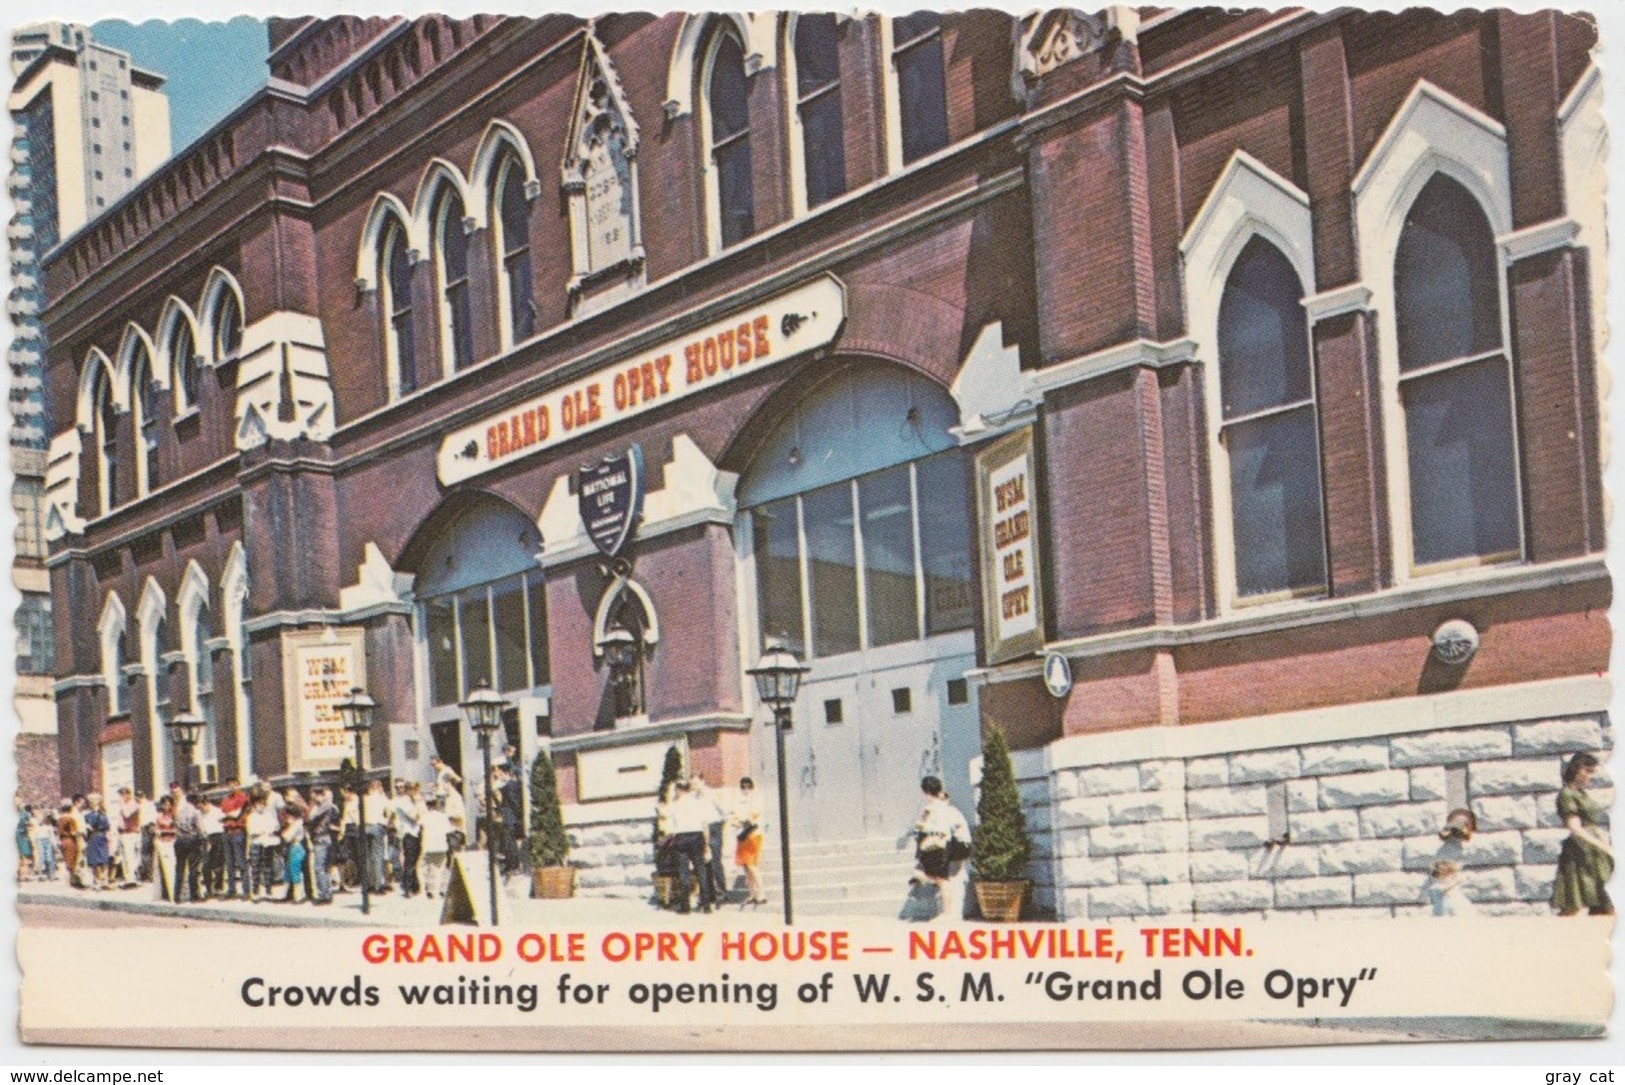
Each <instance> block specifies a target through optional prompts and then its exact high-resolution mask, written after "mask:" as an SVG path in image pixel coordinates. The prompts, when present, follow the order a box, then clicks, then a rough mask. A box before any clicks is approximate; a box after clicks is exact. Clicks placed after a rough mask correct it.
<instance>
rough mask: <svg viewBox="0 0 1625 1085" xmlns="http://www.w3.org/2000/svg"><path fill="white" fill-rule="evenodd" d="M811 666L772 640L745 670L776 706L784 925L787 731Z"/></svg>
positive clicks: (787, 910) (787, 914)
mask: <svg viewBox="0 0 1625 1085" xmlns="http://www.w3.org/2000/svg"><path fill="white" fill-rule="evenodd" d="M808 670H810V668H809V667H807V666H806V665H805V664H803V663H802V662H801V660H799V659H797V658H796V657H795V656H794V655H792V654H791V653H790V652H789V651H788V650H786V649H785V648H784V647H783V646H782V645H778V644H769V645H768V648H767V652H766V654H764V655H763V656H762V659H761V662H759V663H758V664H757V665H756V666H755V667H752V668H751V669H750V670H748V671H746V672H745V673H746V674H748V675H750V676H751V677H752V678H754V679H756V694H757V696H758V697H760V698H761V700H762V703H763V704H765V705H767V706H768V707H769V708H771V709H772V710H773V738H774V748H775V750H776V751H777V753H778V763H779V858H780V862H779V869H780V870H781V871H782V872H783V875H784V925H785V926H787V927H788V926H790V924H791V923H792V922H793V921H794V920H793V914H794V910H793V908H792V906H791V903H790V792H789V788H788V786H787V784H786V783H785V775H784V733H785V732H786V731H788V730H789V729H790V724H791V709H792V706H793V705H794V704H795V702H796V694H797V693H799V692H800V691H801V680H802V678H804V677H805V676H806V674H807V672H808Z"/></svg>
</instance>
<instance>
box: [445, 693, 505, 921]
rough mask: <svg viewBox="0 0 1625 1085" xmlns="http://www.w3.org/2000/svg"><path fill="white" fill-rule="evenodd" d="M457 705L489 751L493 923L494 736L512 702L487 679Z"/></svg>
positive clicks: (493, 915) (487, 838) (493, 905)
mask: <svg viewBox="0 0 1625 1085" xmlns="http://www.w3.org/2000/svg"><path fill="white" fill-rule="evenodd" d="M457 707H458V708H460V709H462V710H463V714H464V715H465V716H467V717H468V725H469V726H470V727H472V728H473V729H474V734H475V735H476V736H478V738H479V740H480V752H481V753H483V754H484V755H485V850H486V858H487V861H488V863H489V866H490V876H491V877H490V881H491V925H492V926H495V925H496V924H497V923H498V922H499V920H498V917H497V803H498V799H497V795H496V791H495V789H494V788H493V787H492V784H491V736H492V735H494V734H495V733H496V730H497V728H498V727H501V726H502V710H503V709H505V708H507V707H508V702H507V701H505V700H503V699H502V696H501V695H500V694H498V693H497V692H496V691H495V690H493V689H492V688H491V687H490V686H488V685H486V684H485V683H483V682H482V683H480V685H478V686H476V687H474V688H473V689H472V690H469V693H468V699H467V700H463V701H459V702H457Z"/></svg>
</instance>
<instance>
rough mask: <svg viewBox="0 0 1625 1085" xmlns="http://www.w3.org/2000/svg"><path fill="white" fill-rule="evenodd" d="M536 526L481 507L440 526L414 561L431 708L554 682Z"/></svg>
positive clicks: (505, 509) (498, 508) (509, 511)
mask: <svg viewBox="0 0 1625 1085" xmlns="http://www.w3.org/2000/svg"><path fill="white" fill-rule="evenodd" d="M540 546H541V537H540V536H539V535H538V534H537V531H536V525H535V524H534V523H533V522H531V521H530V520H528V519H527V518H525V517H524V516H523V515H521V514H520V513H518V512H517V511H516V510H514V509H513V508H511V507H510V506H506V505H499V504H498V503H496V502H482V503H479V504H475V505H472V506H469V507H466V508H464V509H462V510H461V511H459V512H457V513H455V514H453V515H452V516H451V517H449V518H448V520H447V521H446V522H445V523H443V524H440V525H438V528H437V530H436V531H435V532H434V538H433V539H432V540H431V541H430V542H429V544H428V546H427V548H426V549H425V551H424V554H423V557H422V558H421V559H420V560H418V561H417V562H416V568H417V569H418V570H419V572H418V574H417V582H416V584H415V585H414V588H415V591H416V594H417V597H418V599H419V601H420V602H421V603H422V612H421V621H422V626H421V627H422V629H423V630H424V634H425V636H424V639H425V640H426V641H427V647H428V670H429V682H428V690H429V704H430V707H431V708H435V707H449V708H453V709H455V707H456V704H457V702H458V701H460V700H462V699H463V697H464V695H466V694H467V692H468V691H469V690H470V689H473V688H474V687H475V686H478V685H480V684H481V683H484V684H486V685H489V686H490V687H491V688H492V689H495V690H499V691H502V692H513V691H520V690H529V689H532V688H535V687H538V686H544V685H547V684H548V683H549V682H550V681H551V678H550V675H549V670H548V656H547V606H546V602H547V601H546V589H545V585H544V583H543V581H542V574H541V571H540V570H538V569H537V568H536V558H535V555H536V551H537V549H538V548H539V547H540Z"/></svg>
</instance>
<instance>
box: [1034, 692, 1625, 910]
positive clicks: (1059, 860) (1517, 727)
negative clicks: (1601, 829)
mask: <svg viewBox="0 0 1625 1085" xmlns="http://www.w3.org/2000/svg"><path fill="white" fill-rule="evenodd" d="M1611 745H1612V739H1611V728H1610V727H1609V725H1608V723H1607V720H1606V717H1604V716H1602V715H1587V716H1579V717H1566V718H1558V719H1547V720H1539V721H1534V722H1525V723H1506V724H1495V725H1490V726H1474V727H1470V728H1462V729H1454V730H1433V731H1419V732H1413V733H1407V734H1401V735H1393V736H1390V737H1377V738H1360V739H1351V740H1349V741H1346V742H1330V743H1320V744H1315V745H1303V746H1287V747H1282V748H1276V749H1262V750H1250V751H1244V752H1236V753H1230V754H1225V755H1220V756H1211V757H1194V758H1170V759H1159V760H1142V761H1137V762H1128V763H1121V764H1103V765H1096V766H1091V767H1080V768H1069V769H1063V770H1059V771H1056V772H1055V773H1054V775H1053V788H1052V793H1051V796H1050V797H1049V799H1048V801H1046V802H1039V801H1033V802H1032V803H1031V805H1030V806H1029V811H1030V813H1029V816H1030V817H1031V818H1032V820H1033V821H1034V822H1035V823H1041V824H1043V825H1044V826H1046V827H1048V826H1050V825H1051V824H1052V825H1053V830H1054V837H1055V838H1057V839H1058V840H1059V848H1058V851H1057V853H1056V855H1055V859H1054V862H1053V871H1052V875H1051V881H1052V885H1053V886H1055V887H1058V901H1059V908H1058V912H1059V916H1060V917H1061V918H1063V919H1066V920H1072V921H1076V920H1081V919H1092V920H1093V919H1137V918H1141V917H1151V916H1191V917H1196V916H1203V915H1224V916H1249V917H1262V916H1264V915H1266V914H1269V915H1299V916H1310V915H1312V916H1337V917H1351V918H1353V917H1365V916H1371V917H1376V916H1383V917H1387V916H1394V915H1405V914H1426V912H1427V911H1428V906H1427V904H1426V903H1425V902H1424V898H1423V887H1424V884H1425V883H1426V881H1427V879H1428V871H1429V868H1430V867H1431V865H1432V863H1433V861H1434V858H1435V856H1436V855H1437V853H1438V851H1439V848H1440V839H1439V836H1438V831H1439V829H1440V827H1441V826H1442V825H1443V824H1444V820H1445V816H1446V815H1447V813H1448V812H1449V805H1450V804H1449V801H1448V795H1447V773H1448V771H1449V770H1450V769H1451V768H1452V767H1455V766H1464V767H1465V774H1466V793H1467V800H1468V804H1469V806H1470V807H1471V809H1472V811H1473V813H1474V814H1475V815H1476V816H1477V818H1478V833H1477V834H1476V835H1475V836H1474V837H1473V839H1472V841H1471V842H1470V843H1469V844H1468V845H1467V846H1466V849H1465V852H1464V854H1463V857H1462V863H1463V867H1464V868H1465V869H1464V878H1463V886H1464V890H1465V893H1466V895H1467V897H1468V898H1469V899H1471V900H1473V901H1474V902H1475V903H1476V904H1477V905H1478V908H1479V910H1480V911H1481V912H1482V913H1484V914H1489V915H1506V914H1544V913H1546V912H1547V910H1548V902H1549V900H1550V898H1551V890H1552V880H1553V877H1554V875H1555V873H1556V864H1557V855H1558V850H1559V849H1560V848H1561V846H1562V842H1563V838H1564V837H1565V836H1566V835H1567V831H1566V830H1565V829H1564V828H1563V827H1562V824H1561V822H1560V821H1559V820H1558V817H1557V791H1558V789H1559V787H1560V784H1561V769H1562V763H1563V761H1564V759H1565V758H1566V757H1567V756H1569V755H1570V754H1572V753H1575V752H1580V751H1589V752H1594V753H1597V754H1599V755H1602V754H1603V753H1604V752H1605V751H1606V750H1607V749H1609V748H1610V747H1611ZM1272 789H1279V791H1280V792H1284V801H1285V807H1286V819H1285V820H1286V830H1287V837H1288V838H1287V840H1286V841H1285V842H1280V841H1278V840H1274V839H1272V837H1273V835H1274V834H1273V833H1272V826H1271V824H1270V815H1269V811H1270V802H1271V790H1272ZM1594 789H1595V790H1596V792H1597V793H1596V797H1597V799H1598V801H1599V802H1600V803H1601V804H1603V805H1604V806H1608V805H1611V803H1612V799H1613V794H1612V783H1611V781H1610V779H1609V778H1608V776H1607V770H1606V766H1605V767H1604V769H1603V771H1602V772H1599V774H1598V776H1597V778H1596V781H1595V784H1594ZM1024 791H1025V788H1024ZM1279 801H1280V797H1279V795H1278V796H1277V802H1279ZM1276 827H1277V828H1278V827H1279V826H1278V825H1277V826H1276ZM1038 865H1041V861H1037V860H1035V866H1038ZM1056 892H1057V890H1055V889H1052V890H1051V893H1052V894H1055V893H1056Z"/></svg>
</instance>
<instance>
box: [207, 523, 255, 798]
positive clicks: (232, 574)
mask: <svg viewBox="0 0 1625 1085" xmlns="http://www.w3.org/2000/svg"><path fill="white" fill-rule="evenodd" d="M247 607H248V554H247V553H246V552H245V551H244V550H243V544H242V540H240V539H239V540H237V541H235V542H233V543H232V544H231V552H230V553H229V554H228V555H226V567H225V569H224V570H223V571H222V572H221V573H220V625H221V628H222V629H223V630H224V632H225V637H224V639H225V642H226V647H227V648H229V649H230V651H231V702H232V707H233V712H232V718H233V719H234V720H235V721H236V727H235V731H236V733H235V734H234V735H233V736H232V737H233V740H234V742H235V744H236V747H237V775H238V777H239V778H241V777H246V776H248V775H249V774H250V773H251V772H252V771H253V768H252V766H253V763H254V760H253V758H254V732H253V721H252V720H250V719H249V718H248V713H249V706H248V696H247V693H246V691H245V690H244V689H243V675H245V674H247V673H248V659H247V655H246V652H245V649H246V648H247V646H248V637H247V634H245V633H244V631H243V615H244V611H245V610H247ZM216 685H217V686H218V683H216Z"/></svg>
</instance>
